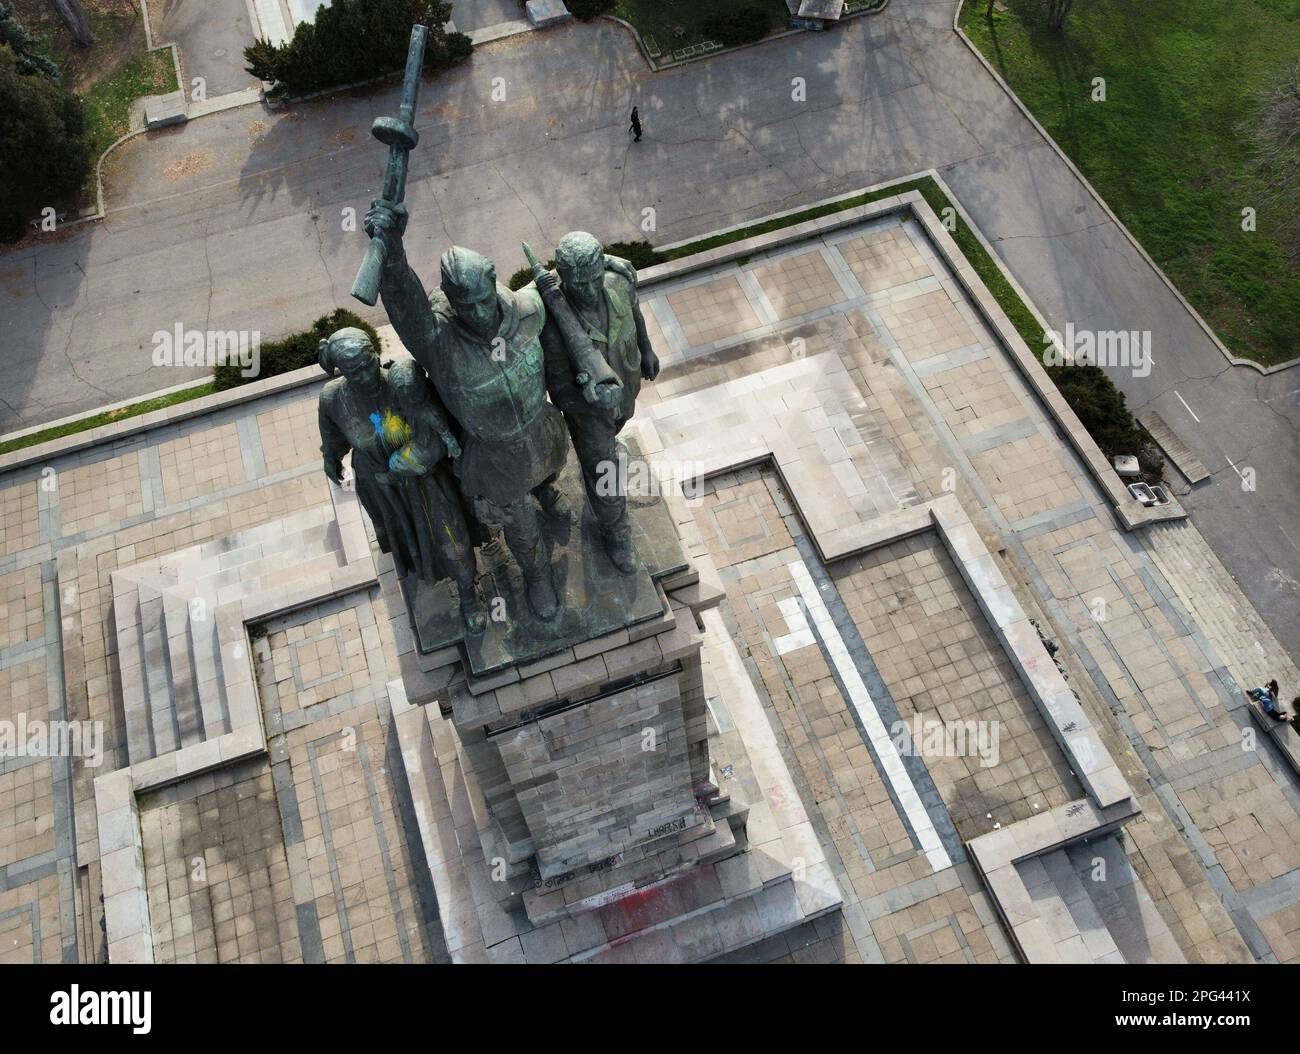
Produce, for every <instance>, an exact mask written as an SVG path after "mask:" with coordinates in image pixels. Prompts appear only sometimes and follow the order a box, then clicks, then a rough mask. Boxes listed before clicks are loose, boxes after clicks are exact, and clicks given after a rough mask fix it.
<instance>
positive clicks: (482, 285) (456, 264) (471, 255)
mask: <svg viewBox="0 0 1300 1054" xmlns="http://www.w3.org/2000/svg"><path fill="white" fill-rule="evenodd" d="M441 263H442V283H441V284H442V291H443V293H445V294H446V296H447V299H448V300H451V301H461V302H465V301H474V300H480V299H482V298H483V297H484V296H486V295H487V290H489V289H492V290H495V289H496V284H497V268H496V264H494V263H493V262H492V261H491V260H489V259H488V258H487V257H486V256H484V255H483V254H482V253H476V252H475V251H474V250H473V249H465V248H462V247H461V246H459V245H453V246H452V247H451V248H450V249H448V250H447V251H446V252H445V253H443V254H442V261H441Z"/></svg>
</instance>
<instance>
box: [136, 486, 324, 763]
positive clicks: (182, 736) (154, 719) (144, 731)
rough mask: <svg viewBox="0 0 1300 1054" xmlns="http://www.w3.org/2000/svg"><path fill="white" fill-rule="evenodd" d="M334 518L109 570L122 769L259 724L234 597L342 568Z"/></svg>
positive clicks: (239, 604)
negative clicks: (122, 723) (123, 739)
mask: <svg viewBox="0 0 1300 1054" xmlns="http://www.w3.org/2000/svg"><path fill="white" fill-rule="evenodd" d="M335 519H336V517H335V510H334V508H333V507H332V506H331V505H321V506H318V507H315V508H311V509H306V510H304V511H302V512H298V513H294V514H292V515H291V516H288V517H286V518H285V519H283V520H279V521H276V522H273V523H268V524H263V525H261V526H259V527H254V528H251V529H249V530H247V531H243V532H241V533H239V534H235V535H231V536H228V537H225V538H219V539H217V540H215V541H211V542H208V543H205V544H203V545H197V546H194V547H192V548H190V549H185V550H182V551H180V552H176V553H172V554H170V555H168V556H164V557H161V558H159V559H156V560H149V561H146V562H144V563H140V564H136V565H134V566H132V567H128V568H124V569H122V570H120V571H115V572H114V573H113V576H112V582H113V614H114V619H115V627H116V633H117V647H118V655H119V657H120V666H121V677H122V699H123V706H124V710H125V716H126V734H127V752H128V756H129V758H130V762H131V765H132V766H137V765H140V764H141V763H144V762H148V761H151V760H152V759H156V758H160V757H163V756H165V755H167V754H170V753H173V752H175V751H180V750H186V749H188V748H193V747H197V746H199V745H201V744H203V743H205V742H210V741H212V740H215V739H217V738H218V737H221V736H224V735H227V734H229V733H233V732H236V731H238V730H240V729H241V728H248V727H251V726H253V725H254V724H255V723H256V722H260V715H259V714H258V712H257V698H256V690H255V688H254V687H253V682H254V679H253V675H252V661H251V657H250V652H249V648H248V645H247V636H246V632H245V630H244V621H245V615H246V611H245V605H244V603H243V602H244V601H246V600H249V599H251V598H253V597H259V596H265V595H266V594H267V593H268V592H273V591H275V590H277V589H281V588H283V589H285V590H286V591H287V590H288V589H289V588H290V587H291V586H292V585H293V584H294V583H295V582H297V581H300V580H301V579H302V578H303V576H304V575H312V574H313V573H319V572H325V573H328V572H330V571H332V570H335V569H338V568H341V567H344V566H345V565H346V563H347V561H346V557H345V554H344V546H343V544H342V539H341V537H340V532H339V528H338V526H337V524H336V522H335ZM286 595H287V592H286Z"/></svg>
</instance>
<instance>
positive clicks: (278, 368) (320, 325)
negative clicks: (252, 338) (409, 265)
mask: <svg viewBox="0 0 1300 1054" xmlns="http://www.w3.org/2000/svg"><path fill="white" fill-rule="evenodd" d="M345 326H356V327H357V328H358V329H364V330H365V331H366V333H368V334H369V335H370V339H371V340H372V341H374V344H375V349H376V350H378V349H379V334H378V333H376V332H375V328H374V326H372V325H371V324H370V323H369V322H366V321H364V320H363V319H361V318H360V317H358V316H357V315H354V314H353V313H352V312H351V311H349V310H348V309H347V308H344V307H341V308H338V309H337V310H335V311H331V312H330V313H329V314H328V315H322V316H321V317H320V318H318V319H317V320H316V321H315V322H313V323H312V327H311V329H309V330H307V331H306V332H303V333H294V334H293V335H292V336H288V337H285V338H284V339H283V340H271V341H266V342H264V343H263V344H262V347H261V362H260V364H259V369H258V373H257V376H255V377H245V376H243V375H242V374H241V372H240V366H239V364H238V363H230V364H228V365H224V366H217V367H215V368H214V369H213V371H212V386H213V388H215V389H216V390H217V391H219V392H222V391H225V390H226V389H227V388H238V387H239V386H240V385H241V384H249V383H251V382H252V381H260V380H264V379H265V378H267V377H274V376H276V375H277V374H281V373H288V372H289V371H291V370H300V369H302V368H303V367H304V366H311V365H313V364H314V363H315V362H316V358H317V354H318V353H319V351H320V342H321V341H322V340H324V339H325V338H326V337H328V336H329V335H330V334H331V333H333V332H334V331H335V330H336V329H343V328H344V327H345Z"/></svg>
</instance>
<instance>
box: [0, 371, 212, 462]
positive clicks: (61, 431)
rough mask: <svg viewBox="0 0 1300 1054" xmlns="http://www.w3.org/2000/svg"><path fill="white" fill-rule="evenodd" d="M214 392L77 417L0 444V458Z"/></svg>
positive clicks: (206, 387)
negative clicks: (2, 455)
mask: <svg viewBox="0 0 1300 1054" xmlns="http://www.w3.org/2000/svg"><path fill="white" fill-rule="evenodd" d="M215 390H216V389H215V387H214V386H213V385H212V384H211V383H208V384H200V385H196V386H195V387H193V388H186V389H184V390H182V391H179V392H172V393H171V394H170V395H163V396H159V397H158V398H157V399H144V400H141V401H140V402H138V403H131V404H130V405H129V406H123V407H119V408H118V409H116V410H108V411H105V412H103V413H98V414H92V415H91V416H90V417H80V418H77V420H75V421H69V422H68V423H67V424H63V425H57V426H55V427H53V428H44V429H42V430H41V431H39V432H33V433H32V434H31V435H28V436H24V437H22V438H21V439H11V440H9V441H8V442H5V443H0V454H9V453H12V452H13V451H15V450H23V449H25V448H27V447H29V446H36V445H37V444H38V443H48V442H50V440H52V439H62V438H63V437H64V436H67V435H74V434H75V433H77V432H86V431H89V430H90V429H92V428H98V427H99V426H100V425H106V424H112V423H113V422H114V421H123V420H126V419H127V418H128V417H139V416H140V415H141V414H147V413H152V412H153V411H154V410H162V409H165V408H166V407H168V406H175V405H176V404H177V403H184V402H188V401H189V400H191V399H197V398H199V397H200V396H202V395H211V394H212V393H213V392H214V391H215Z"/></svg>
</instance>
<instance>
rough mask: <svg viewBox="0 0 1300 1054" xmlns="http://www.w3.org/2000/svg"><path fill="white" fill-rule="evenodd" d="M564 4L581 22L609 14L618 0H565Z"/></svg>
mask: <svg viewBox="0 0 1300 1054" xmlns="http://www.w3.org/2000/svg"><path fill="white" fill-rule="evenodd" d="M564 6H565V7H567V8H568V9H569V11H570V12H571V13H572V15H573V17H574V18H576V19H577V20H578V21H579V22H590V21H591V20H592V19H593V18H596V17H597V16H599V15H607V14H609V13H610V12H611V11H613V10H614V8H615V7H616V6H618V5H617V0H564Z"/></svg>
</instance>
